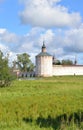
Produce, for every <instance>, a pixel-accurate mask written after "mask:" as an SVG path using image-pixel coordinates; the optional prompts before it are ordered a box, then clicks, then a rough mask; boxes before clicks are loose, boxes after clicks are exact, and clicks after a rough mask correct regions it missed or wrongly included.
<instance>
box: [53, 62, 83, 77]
mask: <svg viewBox="0 0 83 130" xmlns="http://www.w3.org/2000/svg"><path fill="white" fill-rule="evenodd" d="M52 75H56V76H58V75H83V66H82V65H75V66H62V65H53V69H52Z"/></svg>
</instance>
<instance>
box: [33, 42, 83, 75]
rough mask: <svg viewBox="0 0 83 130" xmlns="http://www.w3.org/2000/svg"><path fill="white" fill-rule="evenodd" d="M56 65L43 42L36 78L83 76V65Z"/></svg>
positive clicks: (37, 57)
mask: <svg viewBox="0 0 83 130" xmlns="http://www.w3.org/2000/svg"><path fill="white" fill-rule="evenodd" d="M76 63H77V61H75V64H74V65H55V64H54V62H53V56H52V55H50V54H49V53H47V51H46V46H45V44H44V42H43V45H42V48H41V52H40V53H39V54H38V55H37V56H36V71H35V74H36V76H43V77H49V76H55V75H56V76H58V75H83V65H76Z"/></svg>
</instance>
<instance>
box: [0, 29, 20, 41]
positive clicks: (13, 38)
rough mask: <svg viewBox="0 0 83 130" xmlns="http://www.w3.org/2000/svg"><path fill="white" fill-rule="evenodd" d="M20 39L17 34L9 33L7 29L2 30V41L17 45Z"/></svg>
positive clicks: (0, 35)
mask: <svg viewBox="0 0 83 130" xmlns="http://www.w3.org/2000/svg"><path fill="white" fill-rule="evenodd" d="M18 38H19V37H17V36H16V34H15V33H11V32H9V31H7V30H6V29H5V28H1V29H0V40H1V41H4V42H6V43H16V42H18Z"/></svg>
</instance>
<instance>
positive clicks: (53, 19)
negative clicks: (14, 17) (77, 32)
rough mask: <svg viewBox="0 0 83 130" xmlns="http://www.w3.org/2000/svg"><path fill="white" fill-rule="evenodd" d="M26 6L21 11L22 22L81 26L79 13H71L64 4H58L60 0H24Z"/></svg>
mask: <svg viewBox="0 0 83 130" xmlns="http://www.w3.org/2000/svg"><path fill="white" fill-rule="evenodd" d="M22 1H24V4H25V8H24V10H23V11H22V12H20V18H21V22H22V23H23V24H29V25H32V26H40V27H65V26H72V27H76V26H79V24H80V22H81V16H80V14H79V13H75V12H72V13H69V11H68V9H67V8H66V7H64V6H60V5H59V4H57V2H59V1H60V0H32V1H31V0H28V1H26V0H22Z"/></svg>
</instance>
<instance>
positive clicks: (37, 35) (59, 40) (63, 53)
mask: <svg viewBox="0 0 83 130" xmlns="http://www.w3.org/2000/svg"><path fill="white" fill-rule="evenodd" d="M5 32H7V33H5ZM11 34H13V33H9V32H8V31H7V30H5V29H0V39H3V42H2V41H0V49H2V51H5V53H6V52H9V53H10V55H11V56H10V57H11V58H12V59H14V57H15V55H16V54H17V53H24V52H26V53H28V54H29V55H30V56H31V59H32V60H33V59H34V60H35V56H36V55H37V54H38V53H39V52H40V51H41V46H42V44H43V40H45V44H46V47H47V51H48V53H50V54H52V55H53V54H55V56H56V58H60V59H61V58H62V59H63V58H67V57H68V58H69V56H70V57H71V58H72V57H75V55H76V54H77V55H80V54H82V53H83V43H82V41H83V25H81V26H80V27H79V28H74V29H70V30H64V31H63V30H62V29H56V30H52V29H48V30H47V29H43V28H32V29H31V30H30V32H28V33H27V34H24V35H23V36H22V35H21V36H18V35H15V36H16V38H17V40H15V39H12V40H7V39H6V38H5V37H6V35H7V37H10V36H11ZM3 37H4V38H3ZM13 38H14V37H13ZM12 41H13V42H12ZM81 57H82V56H81ZM34 60H33V61H34Z"/></svg>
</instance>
